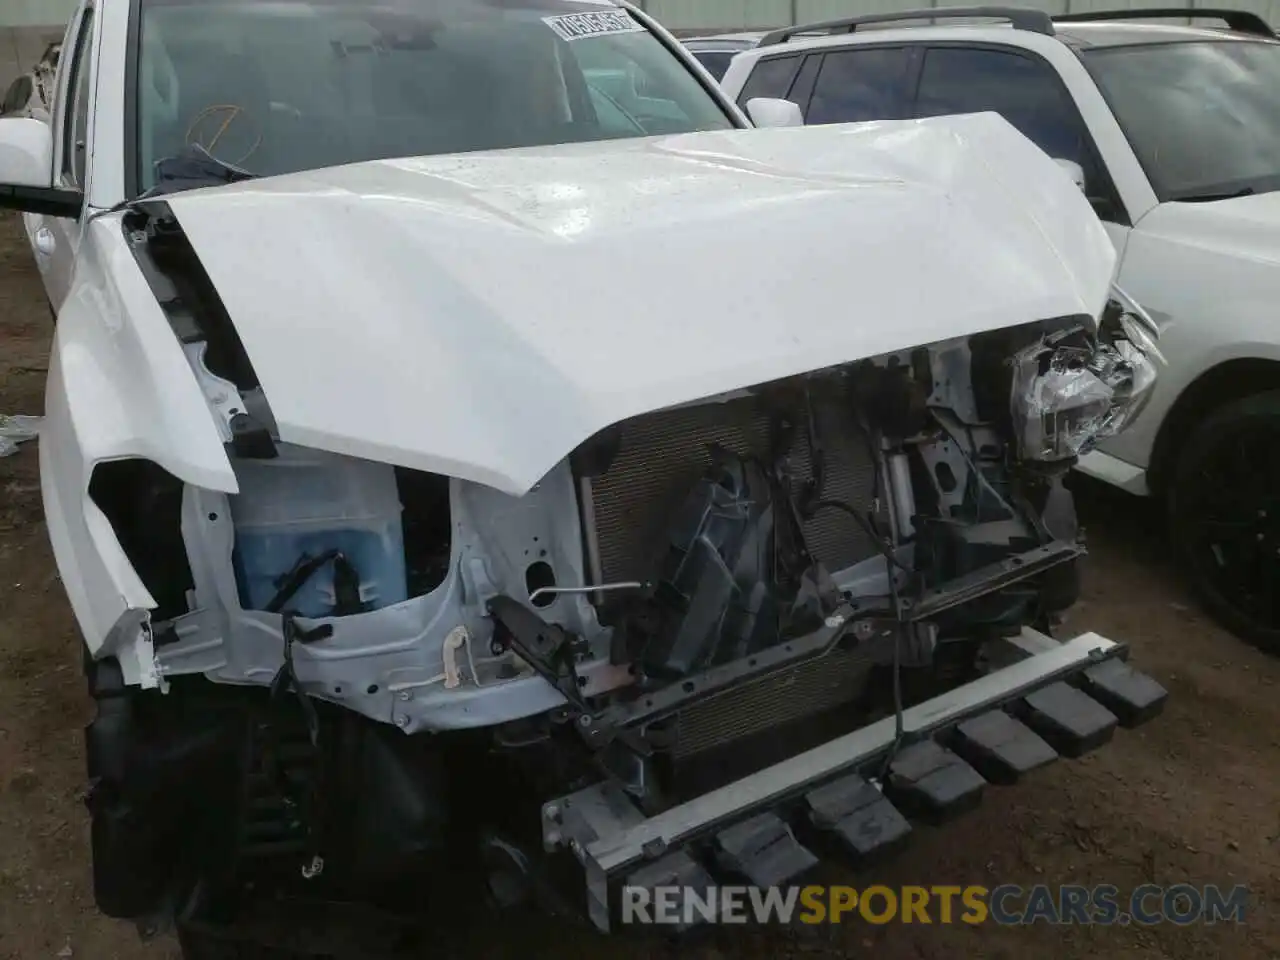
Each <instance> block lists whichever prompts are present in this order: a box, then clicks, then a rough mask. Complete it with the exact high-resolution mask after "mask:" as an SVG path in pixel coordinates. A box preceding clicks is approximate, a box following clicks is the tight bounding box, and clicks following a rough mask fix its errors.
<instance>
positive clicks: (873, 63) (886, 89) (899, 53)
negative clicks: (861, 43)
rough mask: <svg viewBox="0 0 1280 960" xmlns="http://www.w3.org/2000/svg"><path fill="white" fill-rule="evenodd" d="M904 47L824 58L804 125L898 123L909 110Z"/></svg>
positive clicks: (859, 50) (844, 52)
mask: <svg viewBox="0 0 1280 960" xmlns="http://www.w3.org/2000/svg"><path fill="white" fill-rule="evenodd" d="M909 63H910V61H909V58H908V55H907V49H906V48H905V47H858V48H856V49H851V50H837V51H835V52H834V53H828V54H827V55H826V57H825V58H823V63H822V68H821V70H820V71H819V72H818V80H817V83H816V84H815V85H814V88H813V98H812V99H811V100H810V101H809V112H808V115H807V116H806V117H805V122H806V123H854V122H857V121H859V120H901V119H903V118H905V117H906V116H907V114H908V111H909V109H910V96H909V94H908V89H907V88H908V83H907V78H908V76H909V75H910V71H909V69H908V68H909Z"/></svg>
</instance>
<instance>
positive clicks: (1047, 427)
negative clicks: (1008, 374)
mask: <svg viewBox="0 0 1280 960" xmlns="http://www.w3.org/2000/svg"><path fill="white" fill-rule="evenodd" d="M1159 336H1160V331H1159V328H1158V327H1157V326H1156V324H1155V322H1154V321H1153V320H1152V319H1151V317H1150V315H1149V314H1148V313H1147V312H1146V311H1145V310H1144V309H1143V308H1142V307H1141V306H1140V305H1139V304H1138V303H1137V302H1135V301H1134V300H1133V299H1132V298H1131V297H1129V296H1128V295H1127V294H1126V293H1125V292H1124V291H1123V290H1121V289H1120V288H1119V287H1117V286H1112V288H1111V298H1110V299H1109V300H1108V302H1107V306H1106V308H1105V309H1104V310H1103V313H1102V317H1101V320H1100V321H1099V322H1098V323H1097V325H1096V329H1095V328H1094V325H1093V324H1091V323H1087V322H1084V321H1082V322H1081V323H1079V324H1074V325H1071V326H1068V327H1065V328H1063V329H1060V330H1055V331H1053V332H1051V333H1046V334H1044V335H1042V336H1041V337H1039V338H1038V339H1037V340H1036V342H1035V343H1033V344H1031V345H1029V346H1027V347H1024V348H1023V349H1021V350H1019V351H1017V352H1016V353H1015V354H1014V355H1013V357H1012V359H1011V364H1012V367H1013V376H1012V386H1011V395H1010V412H1011V414H1012V417H1013V428H1014V435H1015V437H1016V438H1017V441H1018V446H1019V452H1020V453H1021V456H1022V457H1023V458H1024V459H1029V460H1039V461H1061V460H1068V459H1071V458H1073V457H1079V456H1082V455H1084V454H1086V453H1088V452H1089V451H1091V450H1092V449H1093V448H1094V447H1095V446H1096V445H1097V443H1098V441H1100V440H1104V439H1106V438H1107V437H1112V436H1115V435H1116V434H1117V433H1119V432H1120V431H1121V430H1123V429H1125V428H1126V427H1127V426H1128V425H1129V424H1131V423H1132V422H1133V421H1134V420H1135V419H1136V418H1137V417H1138V415H1139V414H1140V413H1141V412H1142V410H1143V408H1144V407H1145V406H1146V405H1147V402H1148V401H1149V400H1150V399H1151V392H1152V389H1153V388H1154V387H1155V382H1156V376H1157V370H1158V365H1163V364H1164V363H1165V359H1164V356H1163V355H1162V354H1161V353H1160V349H1159V347H1158V346H1157V345H1156V340H1157V339H1158V338H1159Z"/></svg>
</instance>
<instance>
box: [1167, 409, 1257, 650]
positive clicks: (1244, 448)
mask: <svg viewBox="0 0 1280 960" xmlns="http://www.w3.org/2000/svg"><path fill="white" fill-rule="evenodd" d="M1167 506H1168V510H1169V530H1170V535H1171V537H1172V540H1173V546H1174V549H1175V551H1176V554H1177V557H1178V560H1179V563H1180V565H1181V567H1182V569H1183V571H1184V572H1185V573H1186V575H1187V577H1188V579H1189V581H1190V583H1191V586H1192V587H1193V588H1194V590H1195V591H1196V593H1197V594H1198V595H1199V597H1200V600H1201V601H1202V602H1203V604H1204V606H1205V608H1206V609H1207V610H1208V611H1209V613H1210V614H1211V615H1212V616H1213V618H1214V619H1215V620H1217V621H1218V622H1219V623H1220V624H1222V625H1223V626H1224V627H1226V628H1227V629H1228V630H1230V631H1231V632H1232V633H1234V634H1235V635H1236V636H1238V637H1240V638H1241V639H1242V640H1245V641H1247V642H1248V643H1251V644H1253V645H1254V646H1257V647H1259V648H1260V649H1262V650H1265V651H1267V652H1268V653H1272V654H1278V655H1280V391H1272V392H1268V393H1261V394H1257V395H1255V396H1252V397H1246V398H1245V399H1243V400H1237V401H1234V402H1232V403H1229V404H1227V405H1225V406H1223V407H1220V408H1219V409H1217V410H1215V411H1213V412H1212V413H1210V414H1209V415H1208V416H1206V417H1205V418H1204V419H1203V420H1201V421H1200V422H1199V423H1198V424H1196V425H1195V427H1194V429H1193V430H1192V432H1191V435H1190V436H1189V437H1188V438H1187V441H1186V443H1185V444H1184V446H1183V447H1182V450H1181V452H1180V453H1179V455H1178V460H1177V463H1176V466H1175V470H1174V474H1173V477H1172V483H1170V485H1169V489H1168V496H1167Z"/></svg>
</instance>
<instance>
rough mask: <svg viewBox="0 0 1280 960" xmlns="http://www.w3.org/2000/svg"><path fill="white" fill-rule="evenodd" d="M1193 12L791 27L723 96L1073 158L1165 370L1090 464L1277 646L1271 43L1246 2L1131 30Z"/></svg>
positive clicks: (1278, 432)
mask: <svg viewBox="0 0 1280 960" xmlns="http://www.w3.org/2000/svg"><path fill="white" fill-rule="evenodd" d="M1188 13H1189V11H1187V10H1125V11H1117V12H1114V13H1109V12H1091V13H1088V14H1081V15H1073V16H1065V17H1056V18H1052V19H1051V18H1050V17H1049V16H1047V15H1046V14H1044V13H1042V12H1040V11H1036V10H1029V9H1017V8H944V9H940V10H939V9H931V10H921V11H918V12H903V13H894V14H885V15H873V16H864V17H854V18H849V19H845V20H840V21H833V22H827V23H821V24H807V25H798V26H795V27H789V28H787V29H785V30H779V31H775V32H774V33H772V34H769V35H767V36H766V37H764V38H763V39H762V40H761V41H760V43H759V45H758V46H757V47H756V48H754V49H752V50H749V51H747V52H745V53H742V54H739V55H738V56H737V57H735V58H734V60H733V62H732V64H731V65H730V67H729V70H728V72H727V73H726V74H725V77H724V79H723V81H722V86H723V87H724V89H725V91H726V92H727V93H728V94H729V95H730V96H731V97H733V98H734V99H735V100H737V101H738V102H739V103H740V104H746V103H747V101H749V100H751V99H754V98H756V97H785V98H787V99H790V100H792V101H794V102H796V103H797V104H799V106H800V109H801V110H802V111H803V113H804V116H805V120H806V122H807V123H810V124H825V123H836V122H849V121H863V120H889V119H910V118H922V117H931V116H938V115H941V114H963V113H977V112H983V111H994V112H997V113H999V114H1001V115H1003V116H1004V117H1005V119H1006V120H1008V121H1009V122H1010V123H1011V124H1013V125H1014V126H1015V127H1017V128H1018V129H1019V130H1020V131H1021V132H1022V133H1023V134H1025V135H1026V136H1027V137H1028V138H1029V139H1031V140H1032V141H1034V142H1035V143H1036V144H1037V145H1039V146H1040V147H1041V148H1042V149H1043V150H1044V151H1045V152H1046V153H1048V154H1050V155H1051V156H1053V157H1055V158H1056V159H1059V160H1061V161H1064V162H1065V161H1071V162H1073V163H1074V164H1078V165H1079V167H1080V168H1081V172H1082V173H1083V180H1084V186H1085V189H1086V192H1087V194H1088V196H1089V199H1090V200H1091V202H1092V203H1093V206H1094V209H1095V210H1096V211H1097V213H1098V216H1099V217H1100V218H1101V219H1102V220H1103V222H1104V223H1105V225H1106V229H1107V232H1108V233H1109V234H1110V236H1111V239H1112V241H1113V242H1114V244H1115V246H1116V250H1117V252H1118V254H1119V256H1120V258H1121V266H1120V274H1119V284H1120V286H1121V287H1123V288H1124V289H1125V290H1126V291H1128V293H1130V294H1131V295H1132V296H1133V297H1135V298H1136V299H1137V300H1138V301H1139V302H1140V303H1142V304H1143V305H1144V306H1145V307H1147V308H1148V309H1149V310H1150V312H1151V313H1152V315H1153V316H1154V317H1155V319H1156V321H1157V322H1158V323H1159V324H1160V326H1161V328H1162V335H1161V344H1160V345H1161V350H1162V351H1163V352H1164V354H1165V355H1166V357H1167V358H1168V361H1169V367H1168V371H1167V373H1166V375H1165V376H1163V377H1162V378H1161V380H1160V383H1159V386H1158V387H1157V388H1156V391H1155V396H1154V398H1153V399H1152V402H1151V406H1150V408H1148V410H1147V412H1145V413H1144V414H1143V416H1142V418H1141V419H1140V420H1139V421H1138V423H1136V424H1135V426H1134V428H1133V429H1132V430H1129V431H1127V432H1125V433H1124V434H1123V435H1121V436H1118V437H1116V438H1114V439H1113V440H1109V441H1107V442H1105V443H1103V444H1102V446H1101V448H1100V449H1099V450H1098V451H1095V452H1093V453H1090V454H1088V455H1087V456H1085V457H1083V458H1082V459H1081V461H1080V465H1079V466H1080V469H1081V470H1083V471H1084V472H1086V473H1089V474H1092V475H1094V476H1096V477H1100V478H1102V479H1103V480H1106V481H1108V482H1110V483H1113V484H1115V485H1117V486H1119V487H1122V488H1124V489H1126V490H1129V491H1131V492H1133V493H1136V494H1142V495H1153V496H1158V497H1161V498H1163V499H1164V500H1165V501H1166V502H1167V504H1168V507H1169V518H1170V529H1171V534H1172V538H1173V541H1174V545H1175V547H1176V550H1177V552H1178V554H1179V556H1180V558H1181V560H1182V561H1183V563H1184V565H1185V567H1186V568H1187V570H1188V572H1189V573H1190V575H1191V578H1192V580H1193V583H1194V584H1195V586H1196V587H1197V588H1198V590H1199V592H1200V593H1201V595H1202V596H1203V598H1204V600H1205V602H1206V604H1207V606H1208V607H1209V608H1210V609H1211V610H1212V612H1213V613H1214V614H1215V615H1216V616H1218V618H1219V619H1220V620H1221V621H1222V622H1223V623H1225V624H1226V625H1227V626H1229V627H1230V628H1232V629H1233V630H1234V631H1235V632H1236V633H1238V634H1239V635H1240V636H1242V637H1244V638H1246V639H1248V640H1250V641H1252V642H1254V643H1257V644H1259V645H1260V646H1264V647H1268V648H1270V649H1272V650H1280V600H1277V599H1276V597H1277V593H1276V592H1275V587H1276V585H1277V584H1280V321H1278V320H1277V318H1276V304H1277V301H1280V264H1278V262H1277V260H1278V258H1280V193H1278V192H1277V191H1278V190H1280V159H1278V158H1280V96H1277V95H1276V90H1277V89H1278V88H1280V42H1277V40H1276V35H1275V34H1274V33H1273V31H1272V30H1271V28H1270V27H1269V26H1268V25H1267V24H1266V23H1265V22H1264V21H1263V20H1262V19H1261V18H1260V17H1258V16H1257V15H1256V14H1252V13H1246V12H1242V11H1220V10H1219V11H1210V10H1196V11H1194V12H1193V13H1192V15H1193V16H1194V17H1196V18H1201V17H1209V18H1216V19H1218V20H1221V21H1223V22H1225V24H1226V28H1225V29H1221V28H1219V29H1200V28H1193V27H1190V26H1177V25H1169V24H1165V23H1134V22H1124V21H1133V20H1138V19H1166V20H1167V19H1169V18H1171V17H1182V18H1186V17H1187V15H1188ZM1083 20H1088V21H1096V22H1081V21H1083ZM911 21H917V22H916V23H915V24H914V25H912V24H911ZM895 22H896V23H898V25H897V26H888V24H890V23H895ZM904 24H905V25H904ZM869 26H874V27H875V29H866V28H867V27H869ZM815 32H819V33H825V34H826V35H825V36H820V37H817V38H814V37H812V34H813V33H815ZM802 34H808V35H809V36H808V37H804V38H802V37H801V36H800V35H802Z"/></svg>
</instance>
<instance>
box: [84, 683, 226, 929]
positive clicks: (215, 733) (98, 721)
mask: <svg viewBox="0 0 1280 960" xmlns="http://www.w3.org/2000/svg"><path fill="white" fill-rule="evenodd" d="M86 674H87V677H88V685H89V691H90V694H91V695H92V697H93V699H94V701H95V705H96V708H97V712H96V715H95V716H94V718H93V720H92V721H90V723H89V724H87V725H86V727H85V732H84V737H85V760H86V766H87V772H88V775H89V790H88V792H87V794H86V796H85V805H86V806H87V807H88V809H89V812H90V816H91V822H90V837H91V842H92V850H93V882H94V898H95V900H96V902H97V904H98V908H99V909H100V910H101V911H102V912H103V913H104V914H106V915H107V916H109V917H113V918H116V919H125V920H139V919H143V918H149V917H153V916H155V915H157V914H159V913H162V912H163V911H165V910H166V909H168V908H170V907H171V906H172V905H173V903H174V901H175V900H176V899H178V898H180V897H181V896H182V895H183V894H184V893H185V889H184V888H186V887H187V886H189V885H190V884H191V883H192V882H194V879H195V877H194V876H193V875H188V873H189V871H191V870H192V869H194V867H195V864H196V863H203V864H211V863H213V864H216V863H217V861H218V853H217V851H219V850H222V851H228V850H230V849H231V846H232V844H231V842H230V841H231V834H230V824H231V820H230V818H229V817H228V818H227V819H226V820H225V821H221V820H220V819H219V817H218V816H217V814H218V812H220V811H221V812H226V813H229V812H230V811H232V810H234V809H235V806H236V802H237V796H236V792H235V791H236V785H237V784H238V783H239V779H240V778H239V755H238V751H237V745H238V743H239V740H238V737H237V733H238V731H237V729H236V728H235V725H234V724H230V725H229V724H228V722H227V720H228V718H227V717H226V716H225V715H222V716H219V715H216V714H215V715H212V716H210V717H209V718H208V723H207V725H205V726H203V727H201V728H196V729H192V728H185V729H184V730H182V731H180V732H179V733H176V734H175V733H174V732H173V731H170V730H166V729H164V726H163V724H162V723H161V722H157V720H158V718H157V717H156V716H154V715H150V714H151V710H150V709H149V708H150V707H151V706H152V705H153V703H154V702H155V701H156V699H157V698H159V697H160V696H162V695H161V694H159V693H155V692H152V691H145V692H143V691H138V690H136V689H134V688H129V687H126V686H125V684H124V681H123V677H122V675H121V672H120V666H119V664H118V663H117V662H116V661H115V660H114V659H111V658H108V659H103V660H100V661H91V662H89V663H87V664H86ZM144 701H150V702H144Z"/></svg>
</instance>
